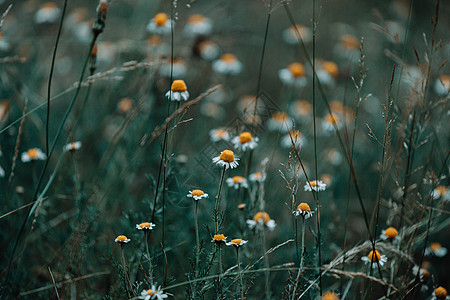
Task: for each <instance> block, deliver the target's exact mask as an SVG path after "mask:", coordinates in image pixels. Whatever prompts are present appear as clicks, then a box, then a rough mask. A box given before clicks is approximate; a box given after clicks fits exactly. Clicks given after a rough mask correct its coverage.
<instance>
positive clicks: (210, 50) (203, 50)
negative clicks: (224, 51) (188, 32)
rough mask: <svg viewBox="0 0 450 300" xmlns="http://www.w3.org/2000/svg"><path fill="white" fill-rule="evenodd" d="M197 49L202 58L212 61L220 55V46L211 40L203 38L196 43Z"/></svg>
mask: <svg viewBox="0 0 450 300" xmlns="http://www.w3.org/2000/svg"><path fill="white" fill-rule="evenodd" d="M196 51H197V53H198V55H199V56H200V57H201V58H202V59H204V60H207V61H211V60H214V59H216V58H217V57H218V56H219V53H220V48H219V46H217V44H215V43H213V42H211V41H208V40H203V41H200V42H199V43H198V44H197V45H196Z"/></svg>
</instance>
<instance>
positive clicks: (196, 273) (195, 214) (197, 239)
mask: <svg viewBox="0 0 450 300" xmlns="http://www.w3.org/2000/svg"><path fill="white" fill-rule="evenodd" d="M194 201H195V209H194V218H195V238H196V244H197V254H196V256H195V278H194V279H197V278H198V263H199V260H200V237H199V234H198V200H194ZM196 288H197V284H196V283H194V294H193V297H194V299H195V295H196Z"/></svg>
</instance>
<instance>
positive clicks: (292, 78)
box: [278, 62, 308, 87]
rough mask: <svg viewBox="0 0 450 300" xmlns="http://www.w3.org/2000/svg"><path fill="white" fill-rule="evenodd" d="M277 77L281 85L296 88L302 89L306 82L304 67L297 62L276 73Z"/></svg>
mask: <svg viewBox="0 0 450 300" xmlns="http://www.w3.org/2000/svg"><path fill="white" fill-rule="evenodd" d="M278 76H279V77H280V80H281V82H282V83H284V84H286V85H293V86H296V87H304V86H305V85H306V83H307V82H308V80H307V79H306V76H305V67H304V66H303V65H302V64H301V63H298V62H294V63H292V64H290V65H289V66H287V67H286V68H284V69H281V70H279V71H278Z"/></svg>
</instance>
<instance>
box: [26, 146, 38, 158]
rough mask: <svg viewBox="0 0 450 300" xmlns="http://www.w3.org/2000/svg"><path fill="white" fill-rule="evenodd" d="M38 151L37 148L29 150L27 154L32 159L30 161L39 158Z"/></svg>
mask: <svg viewBox="0 0 450 300" xmlns="http://www.w3.org/2000/svg"><path fill="white" fill-rule="evenodd" d="M38 153H39V151H38V149H37V148H31V149H28V151H27V154H28V156H29V157H30V159H36V158H37V157H38Z"/></svg>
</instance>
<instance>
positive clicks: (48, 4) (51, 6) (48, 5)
mask: <svg viewBox="0 0 450 300" xmlns="http://www.w3.org/2000/svg"><path fill="white" fill-rule="evenodd" d="M56 7H57V6H56V3H53V2H46V3H44V4H42V5H41V8H56Z"/></svg>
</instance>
